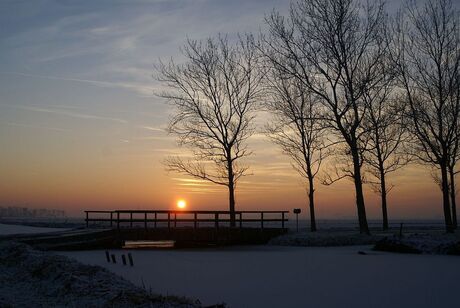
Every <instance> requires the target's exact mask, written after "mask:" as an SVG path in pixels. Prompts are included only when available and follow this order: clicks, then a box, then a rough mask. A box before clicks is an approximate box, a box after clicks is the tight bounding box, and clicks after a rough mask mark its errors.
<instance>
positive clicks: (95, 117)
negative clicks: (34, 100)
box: [9, 105, 128, 124]
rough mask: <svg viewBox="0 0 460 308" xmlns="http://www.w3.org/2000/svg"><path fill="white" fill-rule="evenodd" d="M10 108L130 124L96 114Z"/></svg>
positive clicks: (32, 107)
mask: <svg viewBox="0 0 460 308" xmlns="http://www.w3.org/2000/svg"><path fill="white" fill-rule="evenodd" d="M9 106H10V107H15V108H18V109H22V110H27V111H33V112H42V113H50V114H56V115H62V116H68V117H72V118H78V119H85V120H102V121H113V122H118V123H123V124H125V123H128V122H127V121H126V120H124V119H119V118H111V117H105V116H98V115H94V114H85V113H78V112H72V111H65V110H57V109H51V108H40V107H34V106H21V105H18V106H13V105H9Z"/></svg>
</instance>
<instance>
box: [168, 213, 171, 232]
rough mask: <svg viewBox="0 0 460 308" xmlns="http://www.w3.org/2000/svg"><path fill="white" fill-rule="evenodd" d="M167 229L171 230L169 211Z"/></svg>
mask: <svg viewBox="0 0 460 308" xmlns="http://www.w3.org/2000/svg"><path fill="white" fill-rule="evenodd" d="M168 230H171V213H170V212H168Z"/></svg>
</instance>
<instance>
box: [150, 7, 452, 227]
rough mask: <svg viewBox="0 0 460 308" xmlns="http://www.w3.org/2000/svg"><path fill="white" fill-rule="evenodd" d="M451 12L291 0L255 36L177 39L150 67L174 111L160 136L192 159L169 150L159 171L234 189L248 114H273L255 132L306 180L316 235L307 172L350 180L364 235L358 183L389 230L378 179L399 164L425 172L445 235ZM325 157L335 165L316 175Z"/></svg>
mask: <svg viewBox="0 0 460 308" xmlns="http://www.w3.org/2000/svg"><path fill="white" fill-rule="evenodd" d="M459 16H460V15H459V11H458V10H457V8H455V7H454V6H453V5H452V3H451V2H450V0H428V1H427V2H425V3H424V4H423V5H416V4H415V3H414V2H409V3H407V4H406V5H405V6H404V8H401V9H400V10H399V12H398V13H397V14H396V15H395V16H389V15H388V14H387V11H386V8H385V5H384V4H383V2H379V3H376V4H371V3H370V2H367V3H361V2H359V1H357V0H300V1H298V2H294V3H291V6H290V10H289V14H288V16H283V15H282V14H280V13H279V12H276V11H273V12H272V13H271V14H269V15H267V16H266V18H265V23H266V25H267V28H268V31H267V32H266V33H262V34H260V36H259V37H258V38H257V39H256V38H254V36H253V35H246V36H244V37H243V36H239V37H238V40H237V42H236V43H232V42H231V41H230V40H229V39H228V37H227V36H218V37H217V38H210V39H207V40H205V41H195V40H188V41H187V43H186V45H185V47H184V48H183V49H182V52H183V55H184V56H185V59H186V61H185V62H184V63H182V64H177V63H175V62H174V61H173V60H171V61H170V62H168V63H161V64H160V65H159V66H158V72H159V80H160V81H162V82H164V84H166V85H167V86H168V90H167V91H165V92H162V93H160V96H162V97H164V98H167V99H168V100H169V101H170V102H171V103H172V104H173V105H174V106H175V109H176V113H175V116H174V118H173V119H172V120H171V123H170V127H169V128H170V132H172V133H174V134H176V135H177V136H178V139H179V144H180V145H184V146H187V147H189V148H190V149H191V150H192V151H193V154H194V160H184V159H181V158H179V157H169V158H168V159H167V160H166V165H167V168H168V170H172V171H177V172H181V173H185V174H188V175H191V176H193V177H196V178H199V179H203V180H207V181H211V182H213V183H216V184H219V185H224V186H227V187H228V191H229V209H230V212H231V213H232V214H231V224H232V225H234V224H235V214H234V212H235V188H236V184H237V182H238V179H239V178H241V177H242V176H243V175H245V173H246V171H247V169H248V167H247V166H246V165H244V164H243V163H242V162H241V159H242V158H244V157H245V156H247V155H249V154H251V151H250V150H249V149H248V148H247V142H246V141H247V139H248V138H249V137H250V136H251V135H252V134H254V133H255V131H256V129H255V124H254V118H255V116H256V113H257V111H259V110H260V109H264V110H265V111H268V112H269V113H270V114H271V115H272V119H271V121H270V123H269V124H267V125H266V126H265V129H264V131H265V133H266V134H267V135H268V136H269V137H270V139H271V140H273V142H274V143H276V144H277V145H279V146H280V147H281V149H282V151H283V152H284V153H285V154H287V155H288V156H289V157H290V158H291V161H292V165H293V167H294V168H295V169H296V170H297V171H298V172H299V173H300V174H301V175H302V176H303V177H304V178H305V179H306V180H307V184H308V186H307V187H308V197H309V199H308V201H309V208H310V219H311V230H312V231H315V230H316V222H315V205H314V204H315V203H314V202H315V198H314V192H315V185H316V178H317V175H319V176H318V177H319V179H320V180H321V182H322V183H323V184H327V185H329V184H332V183H334V182H335V181H337V180H340V179H342V178H346V177H349V178H351V179H352V181H353V183H354V187H355V195H356V206H357V214H358V220H359V226H360V231H361V232H362V233H369V227H368V224H367V218H366V208H365V202H364V195H363V185H364V184H370V185H372V187H373V188H374V190H375V191H376V192H378V193H379V194H380V196H381V202H382V215H383V228H384V229H387V228H388V213H387V194H388V193H389V191H390V190H391V188H392V186H391V185H389V184H388V180H387V177H388V174H390V173H391V172H394V171H396V170H398V169H399V168H401V167H403V166H405V165H406V164H408V163H409V162H418V163H424V164H427V165H428V166H430V168H432V170H434V175H435V179H436V181H437V182H438V183H439V186H440V187H441V190H442V196H443V198H442V204H443V211H444V218H445V225H446V230H447V231H448V232H451V231H453V230H454V229H455V228H456V227H457V220H456V203H455V198H456V189H455V175H456V173H458V172H459V171H457V169H456V167H457V162H458V161H459V159H460V119H459V115H460V70H459V65H460V29H459V25H460V24H459ZM326 157H328V159H330V161H331V163H330V164H329V165H332V166H334V167H333V168H329V169H328V170H323V169H325V168H323V165H324V164H322V163H323V161H324V159H325V158H326Z"/></svg>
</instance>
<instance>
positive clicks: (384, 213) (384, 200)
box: [380, 169, 388, 230]
mask: <svg viewBox="0 0 460 308" xmlns="http://www.w3.org/2000/svg"><path fill="white" fill-rule="evenodd" d="M380 190H381V192H380V194H381V199H382V223H383V226H382V228H383V230H388V211H387V187H386V182H385V172H383V169H380Z"/></svg>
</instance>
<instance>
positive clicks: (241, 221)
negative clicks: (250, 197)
mask: <svg viewBox="0 0 460 308" xmlns="http://www.w3.org/2000/svg"><path fill="white" fill-rule="evenodd" d="M242 228H243V213H240V229H242Z"/></svg>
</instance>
